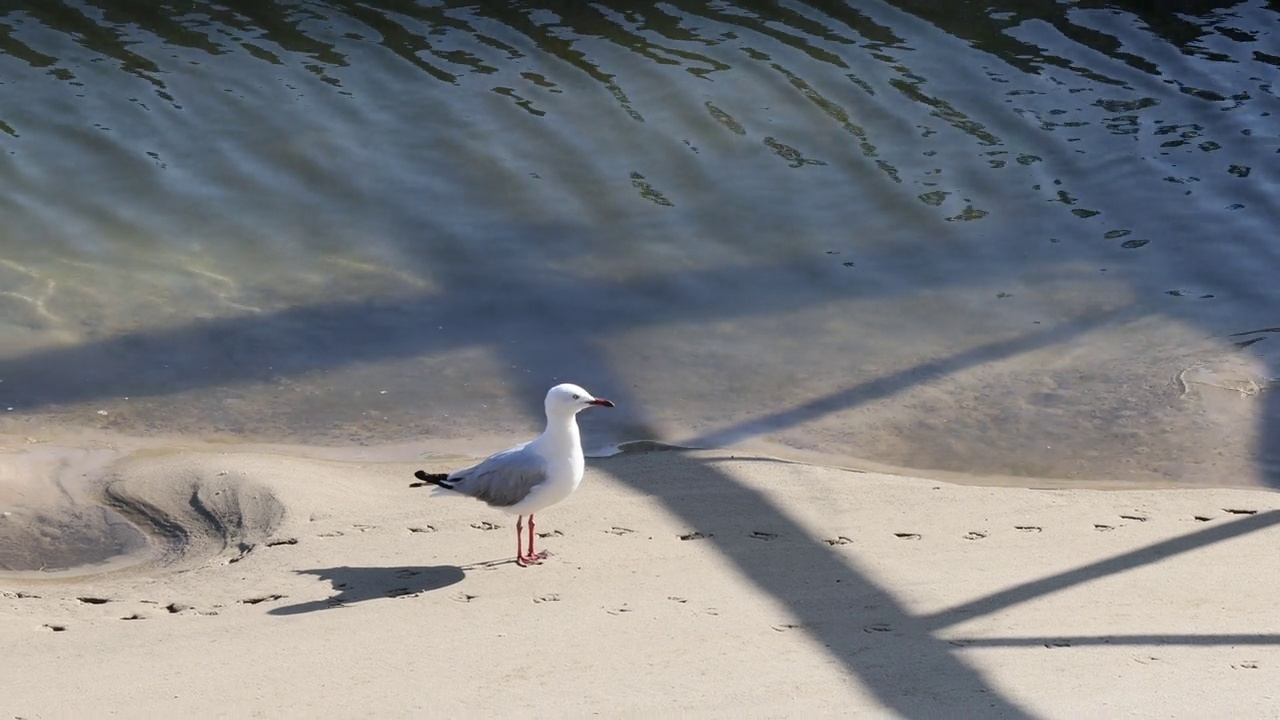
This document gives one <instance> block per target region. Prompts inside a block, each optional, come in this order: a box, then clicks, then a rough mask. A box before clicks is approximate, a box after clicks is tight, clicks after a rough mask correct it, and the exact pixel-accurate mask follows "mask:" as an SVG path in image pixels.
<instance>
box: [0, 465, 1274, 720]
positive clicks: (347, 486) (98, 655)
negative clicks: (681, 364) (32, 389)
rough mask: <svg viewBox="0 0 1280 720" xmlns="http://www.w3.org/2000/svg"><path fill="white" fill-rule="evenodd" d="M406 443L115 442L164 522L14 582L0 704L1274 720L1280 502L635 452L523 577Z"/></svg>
mask: <svg viewBox="0 0 1280 720" xmlns="http://www.w3.org/2000/svg"><path fill="white" fill-rule="evenodd" d="M394 455H395V454H394V453H392V454H390V455H389V456H394ZM400 455H401V457H398V458H397V459H396V460H394V461H387V460H385V459H380V458H378V453H376V452H370V453H366V456H367V457H370V458H375V459H371V460H368V461H360V462H356V461H350V460H347V461H339V460H325V459H319V458H314V457H312V458H308V457H299V456H296V455H290V454H282V453H273V452H262V451H255V450H251V449H239V448H221V449H218V448H207V447H205V448H195V449H188V450H183V451H172V452H170V451H159V450H149V451H145V452H144V451H139V452H133V453H124V454H123V456H122V457H120V458H119V459H117V460H116V461H114V464H111V465H110V466H109V467H108V468H107V469H105V470H104V471H103V475H102V477H101V480H100V482H98V483H97V484H95V485H94V486H93V492H96V493H98V497H99V499H101V500H103V501H104V502H106V503H108V504H109V505H110V506H112V507H114V508H115V509H116V510H118V511H119V512H120V513H121V514H122V515H123V516H124V517H127V518H129V519H130V520H131V521H132V522H133V523H134V524H136V525H138V526H139V527H142V528H144V529H146V530H147V531H148V532H150V533H151V534H152V535H153V536H155V537H158V538H165V539H166V541H165V542H159V543H156V544H155V545H153V547H152V549H151V550H149V551H147V552H144V553H142V554H138V555H134V556H132V557H130V558H129V560H128V562H127V563H126V566H124V567H115V568H114V569H110V568H104V569H103V571H99V572H90V573H87V574H81V575H77V576H69V577H68V576H62V575H59V574H58V573H53V572H48V571H45V572H34V573H26V574H24V575H20V576H15V575H13V574H8V575H0V590H2V591H3V596H2V597H0V648H3V649H4V658H5V669H4V673H3V688H2V692H0V717H22V718H64V717H103V716H119V717H161V716H167V717H202V718H203V717H234V718H243V717H344V718H345V717H405V716H438V717H459V716H466V717H530V716H533V715H534V714H537V715H542V716H553V717H586V716H604V717H619V716H621V717H652V716H672V715H684V716H696V717H819V716H822V717H831V716H845V717H849V716H858V717H862V716H871V717H992V718H995V717H1115V716H1121V715H1124V716H1129V715H1133V716H1139V717H1157V716H1159V717H1207V716H1218V717H1275V716H1277V713H1278V712H1280V612H1277V610H1276V598H1277V597H1280V553H1277V550H1276V549H1277V547H1280V527H1277V525H1280V495H1277V494H1275V493H1270V492H1264V491H1249V490H1186V489H1174V490H1140V491H1128V490H1126V491H1102V490H1031V489H1022V488H1012V487H982V486H966V485H957V484H949V483H943V482H938V481H933V480H926V479H920V478H909V477H898V476H892V475H884V474H875V473H867V472H857V471H850V470H843V469H838V468H828V467H821V466H816V465H805V464H798V463H794V462H785V461H780V460H775V459H771V458H767V457H758V456H743V455H738V454H731V453H727V452H715V451H651V452H634V453H627V454H623V455H619V456H616V457H613V458H606V459H599V460H591V461H589V467H588V470H587V478H586V481H585V482H584V483H583V486H582V488H581V489H580V490H579V491H578V493H577V494H575V495H574V496H573V497H572V498H570V499H569V500H568V501H566V502H564V503H562V504H560V505H558V506H556V507H553V508H551V509H549V510H547V511H545V512H544V513H543V514H541V515H540V516H539V517H538V521H539V522H538V530H539V532H540V533H543V534H544V537H541V538H539V543H540V549H547V550H549V551H550V552H551V553H553V555H552V557H551V558H549V560H548V561H547V562H546V563H545V564H543V565H541V566H538V567H533V568H520V567H517V566H515V565H514V564H513V563H512V562H511V561H510V558H511V556H512V555H513V552H514V547H513V543H514V542H515V540H514V531H513V522H512V519H511V518H509V517H508V516H506V515H504V514H502V513H500V512H497V511H494V510H492V509H489V508H487V507H485V506H483V505H481V504H479V503H476V502H472V501H469V500H447V499H439V498H430V497H428V494H427V493H426V492H425V491H424V490H421V489H414V488H410V487H409V483H410V482H411V480H412V478H411V472H412V471H413V470H414V469H417V468H418V467H426V468H428V469H432V470H446V469H449V468H450V467H453V466H455V465H456V460H448V459H442V458H435V459H429V460H427V461H425V462H412V461H409V460H408V459H406V458H404V457H402V455H403V453H401V454H400ZM15 457H16V456H15ZM6 462H9V460H6ZM13 462H16V460H13ZM0 522H3V520H0Z"/></svg>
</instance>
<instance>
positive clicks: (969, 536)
mask: <svg viewBox="0 0 1280 720" xmlns="http://www.w3.org/2000/svg"><path fill="white" fill-rule="evenodd" d="M986 536H987V534H986V533H984V532H982V531H981V530H973V531H971V532H967V533H965V534H964V539H965V540H981V539H983V538H985V537H986Z"/></svg>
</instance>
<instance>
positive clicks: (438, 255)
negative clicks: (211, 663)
mask: <svg viewBox="0 0 1280 720" xmlns="http://www.w3.org/2000/svg"><path fill="white" fill-rule="evenodd" d="M498 5H502V6H506V4H500V3H492V4H484V5H483V6H482V7H477V6H476V5H475V4H470V3H455V2H446V3H411V2H376V1H375V2H371V3H361V4H349V3H342V2H327V3H326V2H276V3H260V2H247V1H246V2H233V3H207V2H184V3H159V4H147V5H145V6H143V5H133V4H121V3H108V2H101V1H99V2H66V3H47V2H27V3H8V4H5V5H4V6H2V7H0V93H2V95H0V96H2V97H4V98H5V99H6V102H4V103H3V104H0V188H2V190H3V191H2V192H0V213H2V215H3V218H4V222H3V224H2V225H0V380H2V382H0V433H4V434H7V435H10V436H15V437H22V436H29V435H38V436H40V437H41V438H42V439H43V438H47V437H48V438H56V437H57V436H58V435H59V434H60V433H62V432H63V431H66V432H74V431H79V430H82V429H95V430H96V429H102V430H108V431H112V432H118V433H121V434H124V435H133V436H146V435H158V436H160V435H162V436H166V437H167V436H184V435H185V436H190V437H199V438H230V439H249V440H255V441H257V440H260V441H270V442H290V443H314V444H329V445H344V444H353V443H354V444H380V443H388V442H393V441H398V440H404V439H419V440H422V442H424V443H425V444H426V445H427V446H430V445H432V444H433V443H439V444H441V446H444V445H447V444H448V443H453V442H458V441H461V440H464V439H466V438H473V437H477V436H485V437H492V436H510V435H517V434H523V433H526V432H528V431H530V430H531V429H534V428H536V427H537V426H538V424H539V422H540V413H541V410H540V407H541V396H542V394H543V392H545V390H546V388H547V387H548V386H549V385H551V384H553V383H554V382H557V381H562V380H571V381H574V382H578V383H580V384H583V385H585V386H586V387H588V388H589V389H591V390H592V391H593V392H595V393H597V394H599V395H602V396H607V397H610V398H611V399H613V400H615V401H617V402H618V404H619V408H618V410H616V411H612V412H606V411H592V412H591V413H590V414H589V415H587V416H584V418H583V425H584V434H585V436H586V438H587V441H588V444H589V445H591V446H592V447H595V448H599V447H603V446H607V445H610V444H614V443H618V442H622V441H627V440H635V439H654V440H660V441H664V442H671V443H678V444H687V445H725V444H733V443H738V444H744V445H748V446H751V445H755V446H758V447H761V448H772V449H778V450H779V452H784V453H785V452H786V450H787V449H792V450H795V451H804V452H806V453H816V454H818V455H821V456H828V457H832V458H845V459H848V458H853V459H857V460H858V461H865V462H867V463H871V464H879V465H887V466H893V467H906V468H911V469H915V470H943V471H949V472H956V473H963V474H968V475H979V476H983V475H1004V476H1015V477H1028V478H1035V477H1048V478H1058V479H1067V480H1071V479H1079V480H1081V481H1091V482H1094V481H1137V482H1149V483H1161V484H1163V483H1170V482H1179V483H1185V482H1191V483H1199V484H1205V485H1250V484H1267V485H1271V486H1280V450H1278V449H1277V440H1278V439H1280V400H1278V399H1277V393H1276V391H1275V390H1274V384H1275V380H1276V378H1277V377H1278V376H1280V350H1277V348H1280V334H1277V331H1276V326H1280V270H1277V268H1280V262H1277V261H1278V260H1280V240H1278V239H1277V236H1276V235H1275V233H1274V231H1273V229H1274V228H1275V227H1277V226H1278V225H1280V222H1278V221H1280V204H1278V202H1277V200H1276V198H1277V193H1278V192H1280V186H1278V183H1277V168H1280V156H1277V153H1280V123H1278V122H1277V119H1278V118H1280V102H1278V101H1277V94H1276V89H1275V83H1276V80H1277V78H1280V30H1278V29H1277V28H1280V10H1278V9H1277V7H1276V6H1275V4H1274V3H1264V2H1261V1H1255V2H1239V3H1228V2H1223V3H1212V2H1177V3H1166V4H1164V5H1163V6H1164V7H1166V8H1168V9H1162V10H1150V9H1149V6H1150V5H1151V4H1150V3H1136V2H1134V3H1098V2H1075V3H1060V2H1030V3H1028V2H1018V3H1013V2H996V3H988V4H986V5H985V7H979V6H976V5H971V4H955V3H949V4H930V3H916V2H907V1H905V0H900V1H899V2H894V3H859V4H857V7H849V6H847V5H845V4H843V3H828V2H816V1H815V2H809V3H799V2H784V3H772V2H770V3H686V2H667V3H659V4H656V5H654V4H651V3H637V2H596V3H592V4H590V5H586V4H571V5H569V6H566V5H565V4H561V3H546V4H539V3H521V4H519V5H518V6H515V7H508V8H507V9H493V8H492V7H491V6H498ZM938 8H942V9H938Z"/></svg>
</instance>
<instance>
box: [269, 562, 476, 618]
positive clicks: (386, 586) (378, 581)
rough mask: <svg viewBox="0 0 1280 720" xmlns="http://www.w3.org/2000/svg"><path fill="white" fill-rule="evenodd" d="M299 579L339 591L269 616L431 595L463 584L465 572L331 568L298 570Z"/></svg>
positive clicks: (451, 568) (449, 568) (443, 567)
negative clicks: (312, 579) (325, 583)
mask: <svg viewBox="0 0 1280 720" xmlns="http://www.w3.org/2000/svg"><path fill="white" fill-rule="evenodd" d="M297 573H298V574H299V575H315V576H316V578H317V579H319V580H327V581H328V582H330V583H332V584H333V589H334V590H335V591H336V592H335V594H334V595H333V596H332V597H329V598H326V599H324V600H313V601H311V602H305V603H298V604H296V605H285V606H282V607H277V608H272V609H271V610H270V611H268V614H269V615H300V614H302V613H309V612H315V611H317V610H332V609H334V608H342V607H346V606H348V605H354V604H355V603H360V602H364V601H366V600H385V599H386V598H397V597H404V596H407V595H417V594H419V593H424V592H431V591H432V590H439V589H441V588H446V587H449V586H450V585H453V584H455V583H459V582H462V578H463V577H464V573H463V571H462V568H459V567H456V566H453V565H432V566H426V567H347V566H345V565H344V566H341V567H331V568H316V569H313V570H298V571H297Z"/></svg>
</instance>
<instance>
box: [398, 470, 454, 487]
mask: <svg viewBox="0 0 1280 720" xmlns="http://www.w3.org/2000/svg"><path fill="white" fill-rule="evenodd" d="M413 476H414V477H416V478H418V479H419V480H421V481H422V482H416V483H409V487H422V486H423V485H428V484H430V485H439V486H440V487H442V488H444V489H445V490H452V489H453V488H452V487H451V486H449V485H446V484H445V481H447V480H448V479H449V476H448V475H446V474H445V473H429V472H427V471H426V470H419V471H417V472H415V473H414V474H413Z"/></svg>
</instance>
